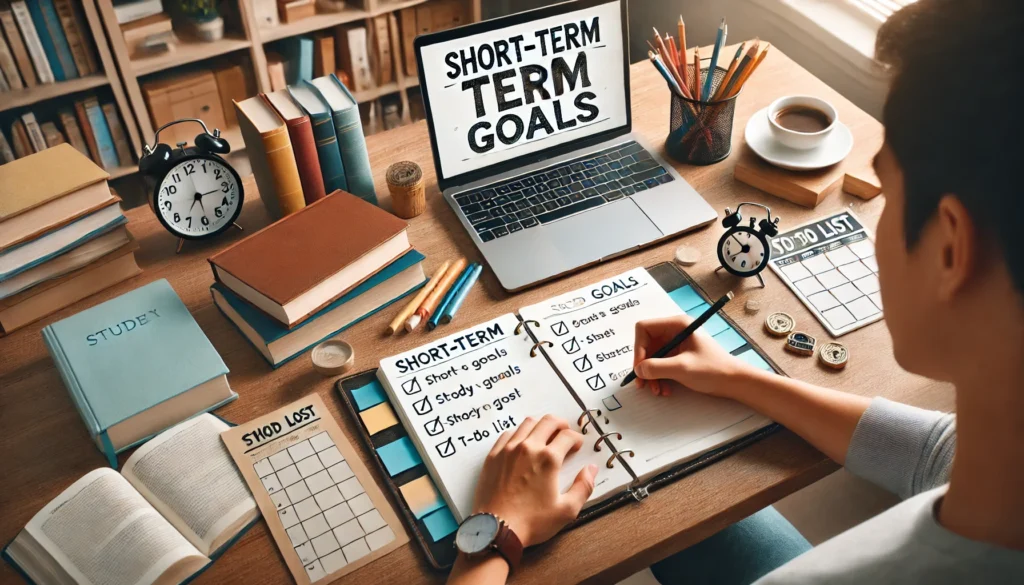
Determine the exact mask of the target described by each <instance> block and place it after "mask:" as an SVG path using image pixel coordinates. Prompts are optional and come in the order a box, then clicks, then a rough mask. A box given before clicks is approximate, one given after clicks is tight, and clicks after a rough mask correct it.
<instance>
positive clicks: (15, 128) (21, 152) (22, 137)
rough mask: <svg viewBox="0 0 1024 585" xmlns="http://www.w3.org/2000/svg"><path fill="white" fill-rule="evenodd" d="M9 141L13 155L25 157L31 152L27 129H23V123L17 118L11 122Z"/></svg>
mask: <svg viewBox="0 0 1024 585" xmlns="http://www.w3.org/2000/svg"><path fill="white" fill-rule="evenodd" d="M11 142H13V143H14V144H13V146H14V156H16V157H18V158H19V159H20V158H25V157H26V156H28V155H30V154H32V153H33V152H34V150H33V149H32V142H31V141H30V140H29V139H28V130H26V129H25V123H24V122H22V121H21V118H18V119H17V120H15V121H14V122H12V123H11Z"/></svg>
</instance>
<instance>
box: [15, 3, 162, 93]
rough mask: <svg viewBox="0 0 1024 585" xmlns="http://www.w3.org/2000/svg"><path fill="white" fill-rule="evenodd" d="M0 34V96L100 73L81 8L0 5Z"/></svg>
mask: <svg viewBox="0 0 1024 585" xmlns="http://www.w3.org/2000/svg"><path fill="white" fill-rule="evenodd" d="M157 4H159V2H157ZM0 28H3V34H2V35H0V92H4V91H18V90H21V89H26V88H30V87H35V86H36V85H41V84H47V83H57V82H60V81H67V80H69V79H76V78H78V77H85V76H87V75H93V74H95V73H100V66H99V63H98V60H97V58H96V48H95V46H94V45H93V38H92V34H90V33H89V26H88V25H87V24H86V22H85V17H84V15H83V14H82V3H81V2H76V1H75V0H0Z"/></svg>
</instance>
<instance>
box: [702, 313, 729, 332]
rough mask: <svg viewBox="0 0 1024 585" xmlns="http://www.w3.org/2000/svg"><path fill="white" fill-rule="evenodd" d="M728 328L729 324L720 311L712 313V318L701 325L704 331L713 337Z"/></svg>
mask: <svg viewBox="0 0 1024 585" xmlns="http://www.w3.org/2000/svg"><path fill="white" fill-rule="evenodd" d="M728 328H729V324H728V323H726V322H725V319H723V318H722V316H721V315H719V314H718V313H715V314H714V315H711V318H710V319H708V320H707V321H706V322H705V323H704V325H702V326H701V329H703V330H704V332H705V333H707V334H708V335H710V336H711V337H714V336H716V335H718V334H719V333H721V332H723V331H725V330H726V329H728Z"/></svg>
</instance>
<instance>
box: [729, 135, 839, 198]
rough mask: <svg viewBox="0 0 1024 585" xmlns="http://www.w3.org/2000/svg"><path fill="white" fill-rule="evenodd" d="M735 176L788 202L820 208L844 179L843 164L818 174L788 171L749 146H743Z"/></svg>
mask: <svg viewBox="0 0 1024 585" xmlns="http://www.w3.org/2000/svg"><path fill="white" fill-rule="evenodd" d="M733 177H734V178H735V179H736V180H737V181H739V182H741V183H746V184H748V185H750V186H751V187H756V188H758V189H760V190H762V191H765V192H767V193H771V194H772V195H775V196H776V197H781V198H783V199H785V200H786V201H791V202H793V203H796V204H797V205H802V206H804V207H816V206H817V205H818V204H819V203H821V201H822V199H824V198H825V197H826V196H827V195H828V194H829V193H831V192H832V191H833V190H835V189H836V188H838V187H839V185H840V183H841V182H842V180H843V171H842V163H840V164H838V165H833V166H831V167H828V168H825V169H821V170H818V171H800V172H796V171H787V170H785V169H780V168H779V167H776V166H774V165H771V164H768V163H767V162H765V161H764V160H762V159H761V158H760V157H759V156H757V155H756V154H754V151H752V150H751V149H750V147H748V146H747V145H746V144H742V145H739V160H738V161H736V167H735V169H734V170H733Z"/></svg>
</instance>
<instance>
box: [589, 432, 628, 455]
mask: <svg viewBox="0 0 1024 585" xmlns="http://www.w3.org/2000/svg"><path fill="white" fill-rule="evenodd" d="M613 435H614V436H615V438H616V439H618V440H620V441H621V440H622V433H620V432H618V431H612V432H610V433H604V434H602V435H601V436H600V437H598V438H597V440H596V441H594V451H600V450H601V441H604V440H605V439H606V438H608V437H611V436H613Z"/></svg>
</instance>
